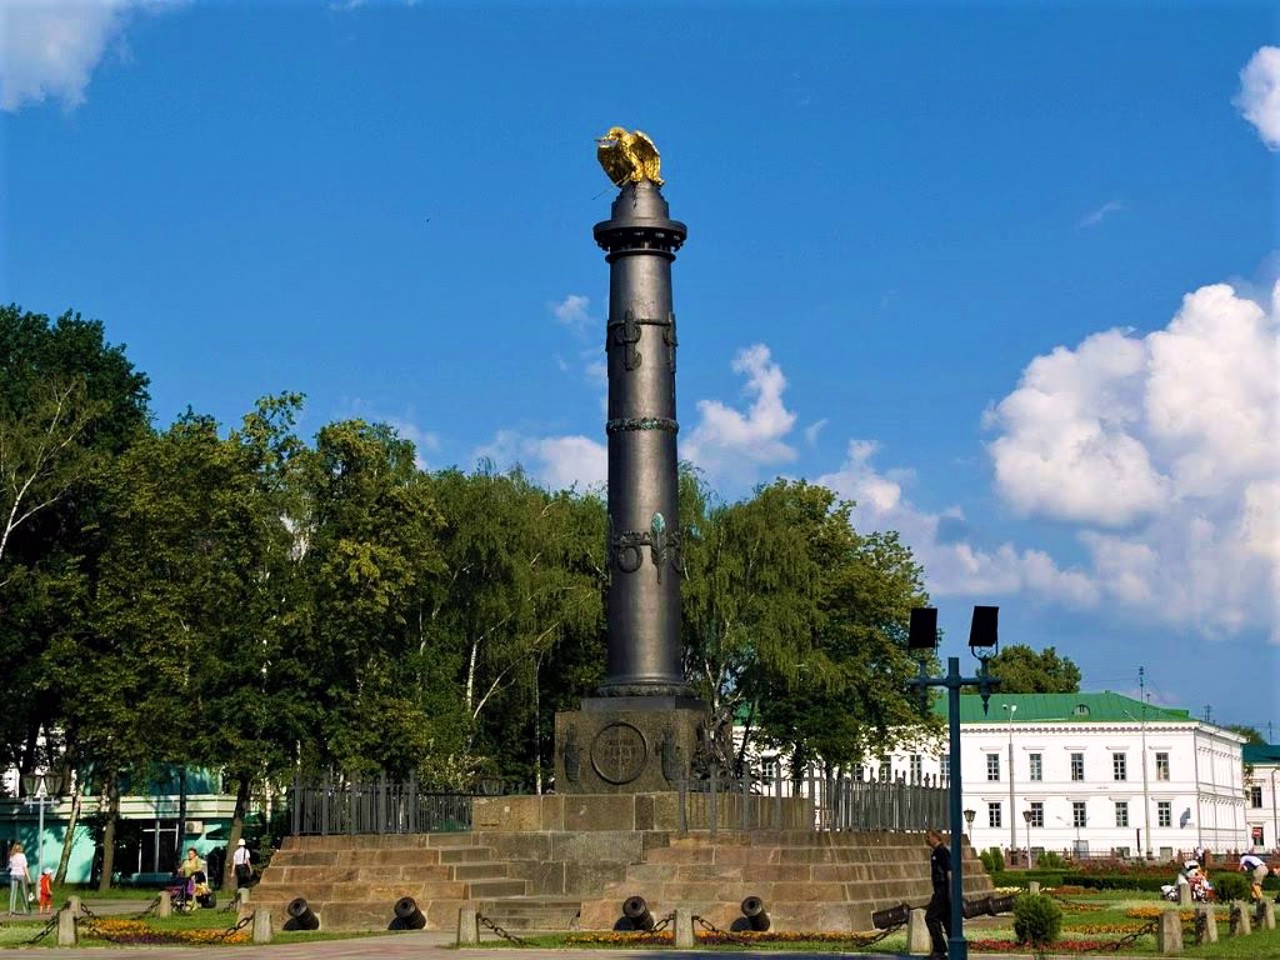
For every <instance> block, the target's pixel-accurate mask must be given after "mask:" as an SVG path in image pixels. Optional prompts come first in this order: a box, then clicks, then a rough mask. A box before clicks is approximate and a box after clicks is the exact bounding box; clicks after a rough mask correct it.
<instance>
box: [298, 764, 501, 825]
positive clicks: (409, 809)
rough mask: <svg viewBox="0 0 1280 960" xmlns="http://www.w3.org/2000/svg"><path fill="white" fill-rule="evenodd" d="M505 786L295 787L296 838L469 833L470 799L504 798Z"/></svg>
mask: <svg viewBox="0 0 1280 960" xmlns="http://www.w3.org/2000/svg"><path fill="white" fill-rule="evenodd" d="M501 786H502V785H501V782H500V781H497V782H495V783H492V784H491V783H484V784H482V785H481V789H478V790H477V791H476V792H474V793H446V792H441V791H437V790H430V789H427V788H426V787H424V786H423V785H422V784H420V783H419V782H418V780H417V778H416V777H410V778H409V779H408V780H406V781H403V782H396V781H391V780H388V779H387V778H386V777H380V778H379V779H377V780H371V781H359V780H347V779H344V778H337V777H334V776H333V775H332V774H326V775H325V776H324V777H323V778H322V779H320V780H316V781H303V780H302V779H301V778H299V779H296V780H295V781H294V784H293V811H292V814H293V833H294V834H295V835H299V834H321V835H329V834H341V833H347V834H357V833H447V832H451V831H461V830H470V829H471V798H472V797H473V796H489V795H492V794H495V793H500V792H501Z"/></svg>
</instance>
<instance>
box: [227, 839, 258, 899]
mask: <svg viewBox="0 0 1280 960" xmlns="http://www.w3.org/2000/svg"><path fill="white" fill-rule="evenodd" d="M251 863H252V857H251V856H250V855H249V848H248V847H247V846H245V842H244V837H241V838H240V839H239V840H237V841H236V852H235V853H233V854H232V855H231V869H232V871H233V872H234V873H235V877H236V889H237V890H238V889H240V888H241V887H247V886H248V885H249V881H250V880H252V879H253V867H252V865H251Z"/></svg>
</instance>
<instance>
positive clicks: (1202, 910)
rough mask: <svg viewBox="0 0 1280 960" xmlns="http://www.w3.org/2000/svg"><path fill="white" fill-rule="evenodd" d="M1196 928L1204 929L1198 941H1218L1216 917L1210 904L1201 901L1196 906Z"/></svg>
mask: <svg viewBox="0 0 1280 960" xmlns="http://www.w3.org/2000/svg"><path fill="white" fill-rule="evenodd" d="M1202 924H1203V926H1202ZM1196 929H1197V930H1201V929H1203V930H1204V934H1203V936H1202V937H1201V938H1200V939H1199V941H1198V942H1199V943H1217V942H1218V917H1217V915H1216V914H1215V913H1214V912H1213V906H1212V905H1211V904H1208V903H1202V904H1200V906H1198V907H1196Z"/></svg>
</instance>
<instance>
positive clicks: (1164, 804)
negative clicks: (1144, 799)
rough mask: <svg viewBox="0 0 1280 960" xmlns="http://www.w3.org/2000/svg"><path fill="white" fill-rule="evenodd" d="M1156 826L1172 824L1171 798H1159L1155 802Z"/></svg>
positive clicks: (1169, 825) (1170, 825)
mask: <svg viewBox="0 0 1280 960" xmlns="http://www.w3.org/2000/svg"><path fill="white" fill-rule="evenodd" d="M1156 826H1157V827H1172V826H1173V802H1172V801H1171V800H1160V801H1158V802H1157V803H1156Z"/></svg>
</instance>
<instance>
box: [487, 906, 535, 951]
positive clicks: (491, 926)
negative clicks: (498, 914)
mask: <svg viewBox="0 0 1280 960" xmlns="http://www.w3.org/2000/svg"><path fill="white" fill-rule="evenodd" d="M476 920H477V921H479V923H480V925H481V926H482V927H485V928H486V929H488V930H492V931H493V932H494V933H496V934H497V935H498V936H499V937H501V938H502V939H503V940H507V941H509V942H511V943H514V944H516V945H517V946H521V947H528V946H532V944H530V943H529V941H528V940H526V939H524V937H517V936H516V935H515V934H514V933H509V932H508V931H506V930H503V929H502V928H501V927H500V926H498V925H497V924H496V923H494V922H493V921H492V920H490V919H489V918H488V917H486V916H485V915H484V914H482V913H477V914H476Z"/></svg>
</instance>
